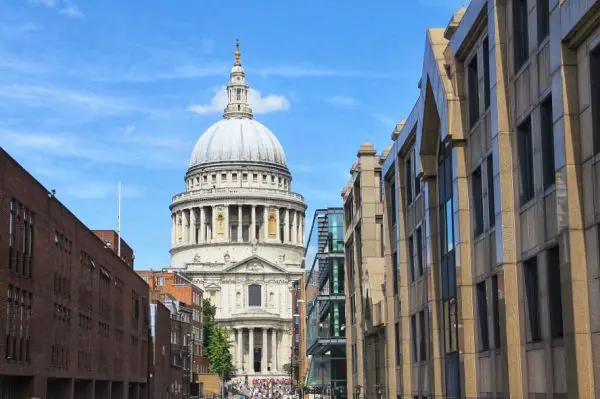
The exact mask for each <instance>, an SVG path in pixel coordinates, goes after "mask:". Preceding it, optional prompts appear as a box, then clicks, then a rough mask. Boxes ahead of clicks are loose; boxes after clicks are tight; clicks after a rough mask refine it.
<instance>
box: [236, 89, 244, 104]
mask: <svg viewBox="0 0 600 399" xmlns="http://www.w3.org/2000/svg"><path fill="white" fill-rule="evenodd" d="M235 96H236V100H237V101H241V100H242V89H236V93H235Z"/></svg>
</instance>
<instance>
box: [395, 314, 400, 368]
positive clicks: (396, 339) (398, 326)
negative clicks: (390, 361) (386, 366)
mask: <svg viewBox="0 0 600 399" xmlns="http://www.w3.org/2000/svg"><path fill="white" fill-rule="evenodd" d="M394 327H395V332H394V333H395V337H394V342H395V343H396V366H400V349H401V347H400V345H402V342H400V322H396V324H395V325H394Z"/></svg>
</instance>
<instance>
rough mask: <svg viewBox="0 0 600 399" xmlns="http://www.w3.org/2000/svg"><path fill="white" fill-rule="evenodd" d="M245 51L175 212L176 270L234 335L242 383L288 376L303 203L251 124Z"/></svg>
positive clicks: (271, 141) (267, 135)
mask: <svg viewBox="0 0 600 399" xmlns="http://www.w3.org/2000/svg"><path fill="white" fill-rule="evenodd" d="M248 91H249V86H248V84H247V82H246V73H245V70H244V68H243V67H242V64H241V62H240V51H239V44H238V45H236V51H235V61H234V64H233V67H232V68H231V73H230V79H229V83H228V84H227V98H228V103H227V106H226V108H225V110H224V113H223V118H222V119H221V120H219V121H218V122H216V123H215V124H213V125H212V126H210V127H209V128H208V129H207V130H206V131H205V132H204V133H203V134H202V135H201V136H200V138H199V139H198V142H197V143H196V145H195V146H194V149H193V151H192V156H191V160H190V164H189V168H188V170H187V172H186V174H185V191H184V192H182V193H180V194H177V195H175V196H174V197H173V201H172V203H171V206H170V209H171V218H172V238H171V241H172V242H171V266H172V267H173V268H174V269H176V270H179V271H183V272H185V273H186V274H187V275H188V276H190V277H191V278H192V279H193V281H194V283H195V284H196V285H198V286H199V287H200V288H202V289H203V290H204V297H205V298H209V299H210V301H211V302H212V303H213V304H214V305H216V307H217V315H216V317H217V321H218V322H219V323H220V325H221V326H223V327H225V328H226V329H227V330H228V332H229V338H230V342H231V352H232V356H233V364H234V367H235V368H236V376H237V377H236V378H250V379H254V378H264V377H269V378H271V377H283V376H285V375H286V373H285V372H284V371H283V366H284V365H285V364H287V363H290V354H291V350H290V347H291V346H292V335H291V325H292V317H293V315H292V309H293V307H292V295H291V286H292V283H293V282H294V281H295V280H298V279H300V277H301V276H302V273H303V270H302V268H301V266H302V257H303V256H304V227H305V226H304V223H305V219H304V217H305V215H304V214H305V211H306V204H305V202H304V198H303V197H302V195H300V194H298V193H295V192H293V191H292V175H291V173H290V170H289V169H288V165H287V161H286V157H285V153H284V151H283V148H282V146H281V144H280V142H279V140H278V139H277V137H276V136H275V135H274V134H273V133H272V132H271V131H270V130H269V129H268V128H267V127H266V126H264V125H263V124H261V123H260V122H258V121H256V120H255V119H254V117H253V113H252V108H251V106H250V104H249V103H248Z"/></svg>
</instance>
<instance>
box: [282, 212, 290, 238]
mask: <svg viewBox="0 0 600 399" xmlns="http://www.w3.org/2000/svg"><path fill="white" fill-rule="evenodd" d="M283 242H284V243H286V244H289V243H290V209H289V208H286V209H285V214H284V215H283Z"/></svg>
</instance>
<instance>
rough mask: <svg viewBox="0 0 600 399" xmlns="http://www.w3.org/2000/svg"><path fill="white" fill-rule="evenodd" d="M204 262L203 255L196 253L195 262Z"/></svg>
mask: <svg viewBox="0 0 600 399" xmlns="http://www.w3.org/2000/svg"><path fill="white" fill-rule="evenodd" d="M200 262H202V257H201V256H200V254H198V253H196V254H195V255H194V263H200Z"/></svg>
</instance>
